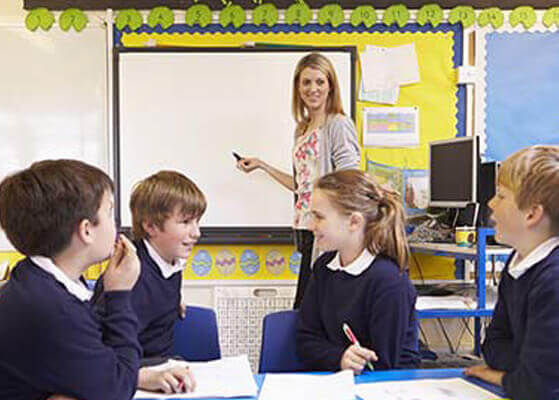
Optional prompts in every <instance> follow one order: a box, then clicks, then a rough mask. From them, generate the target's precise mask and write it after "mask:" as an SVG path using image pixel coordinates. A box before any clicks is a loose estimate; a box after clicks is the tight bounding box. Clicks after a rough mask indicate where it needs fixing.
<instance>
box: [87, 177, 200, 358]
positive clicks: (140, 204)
mask: <svg viewBox="0 0 559 400" xmlns="http://www.w3.org/2000/svg"><path fill="white" fill-rule="evenodd" d="M205 209H206V200H205V198H204V195H203V194H202V192H201V191H200V189H199V188H198V187H197V186H196V185H195V184H194V182H192V181H191V180H190V179H188V178H187V177H185V176H184V175H182V174H180V173H178V172H175V171H160V172H158V173H156V174H154V175H152V176H150V177H148V178H146V179H144V180H143V181H141V182H139V183H138V184H137V185H136V186H135V187H134V190H133V192H132V196H131V199H130V210H131V213H132V231H133V234H134V238H135V239H136V241H135V242H134V244H135V245H136V247H137V249H138V257H139V258H140V262H141V272H140V277H139V278H138V282H137V283H136V285H135V286H134V288H133V289H132V307H133V309H134V311H135V313H136V315H137V316H138V320H139V340H140V345H141V347H142V350H143V358H144V360H143V362H144V363H145V364H149V363H157V362H158V361H161V362H162V361H165V360H166V359H168V358H169V357H171V356H173V354H172V350H173V330H174V325H175V322H176V321H177V319H178V318H179V316H182V317H184V310H185V308H184V306H182V305H181V297H180V292H181V283H182V271H183V268H184V265H185V261H186V258H188V255H189V254H190V252H191V250H192V248H193V246H194V244H195V243H196V242H197V240H198V239H199V237H200V225H199V224H200V218H201V216H202V214H203V213H204V211H205ZM103 290H104V288H103V282H102V281H101V280H99V282H98V284H97V286H96V288H95V298H96V299H95V300H94V301H95V302H96V303H97V305H98V306H99V307H101V308H102V307H103V304H104V299H103V297H104V295H103V294H102V293H103Z"/></svg>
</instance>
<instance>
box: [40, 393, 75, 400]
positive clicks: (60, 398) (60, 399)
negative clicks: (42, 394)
mask: <svg viewBox="0 0 559 400" xmlns="http://www.w3.org/2000/svg"><path fill="white" fill-rule="evenodd" d="M47 400H77V399H75V398H74V397H68V396H64V395H61V394H53V395H52V396H50V397H49V398H47Z"/></svg>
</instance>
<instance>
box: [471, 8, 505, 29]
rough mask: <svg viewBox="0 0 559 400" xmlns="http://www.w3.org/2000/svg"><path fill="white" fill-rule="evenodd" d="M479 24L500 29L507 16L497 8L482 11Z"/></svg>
mask: <svg viewBox="0 0 559 400" xmlns="http://www.w3.org/2000/svg"><path fill="white" fill-rule="evenodd" d="M477 23H478V24H479V26H482V27H483V26H487V25H489V24H491V26H492V27H493V28H495V29H499V28H500V27H501V26H503V24H504V23H505V15H504V14H503V12H502V11H501V10H500V9H499V8H497V7H490V8H486V9H485V10H482V11H481V12H480V13H479V16H478V18H477Z"/></svg>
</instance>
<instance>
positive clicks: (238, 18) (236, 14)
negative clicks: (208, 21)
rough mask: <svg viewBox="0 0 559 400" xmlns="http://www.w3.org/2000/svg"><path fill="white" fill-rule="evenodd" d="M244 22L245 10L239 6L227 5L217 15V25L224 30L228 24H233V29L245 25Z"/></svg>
mask: <svg viewBox="0 0 559 400" xmlns="http://www.w3.org/2000/svg"><path fill="white" fill-rule="evenodd" d="M245 20H246V15H245V10H244V9H243V8H242V7H241V6H239V5H231V3H229V5H227V7H225V8H224V9H223V10H221V11H220V13H219V23H220V24H221V26H223V27H224V28H225V27H226V26H227V25H229V24H233V26H234V27H235V28H239V27H240V26H241V25H243V24H244V23H245Z"/></svg>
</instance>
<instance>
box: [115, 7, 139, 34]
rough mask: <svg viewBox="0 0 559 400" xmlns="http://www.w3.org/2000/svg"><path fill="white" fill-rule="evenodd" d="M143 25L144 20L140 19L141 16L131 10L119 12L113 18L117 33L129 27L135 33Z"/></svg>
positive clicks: (136, 11)
mask: <svg viewBox="0 0 559 400" xmlns="http://www.w3.org/2000/svg"><path fill="white" fill-rule="evenodd" d="M143 23H144V19H143V18H142V14H140V12H139V11H138V10H135V9H133V8H128V9H125V10H121V11H120V12H119V13H118V14H117V16H116V18H115V25H116V28H117V29H118V30H119V31H121V30H123V29H124V28H125V27H129V28H130V29H132V30H133V31H135V30H136V29H138V28H139V27H141V26H142V24H143Z"/></svg>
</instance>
